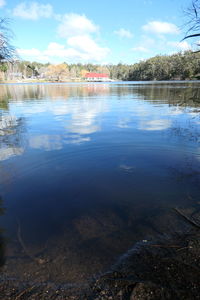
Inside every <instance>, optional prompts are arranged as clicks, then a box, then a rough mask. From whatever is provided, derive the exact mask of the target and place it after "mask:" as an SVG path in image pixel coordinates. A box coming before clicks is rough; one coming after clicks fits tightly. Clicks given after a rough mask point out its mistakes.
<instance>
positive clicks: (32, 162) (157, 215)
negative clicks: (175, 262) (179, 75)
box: [0, 82, 200, 282]
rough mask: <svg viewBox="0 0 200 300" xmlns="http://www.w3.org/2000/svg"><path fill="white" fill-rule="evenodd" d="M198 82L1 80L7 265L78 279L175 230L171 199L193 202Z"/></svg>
mask: <svg viewBox="0 0 200 300" xmlns="http://www.w3.org/2000/svg"><path fill="white" fill-rule="evenodd" d="M199 91H200V84H199V83H197V82H193V83H178V82H177V83H167V82H165V83H156V84H155V83H148V84H142V83H126V84H123V83H114V84H40V85H34V84H24V85H21V84H16V85H0V197H1V206H0V213H2V214H1V216H0V226H1V231H0V232H2V239H1V243H0V244H1V245H2V244H4V245H5V251H3V250H2V256H4V257H3V258H5V261H2V263H3V262H4V263H5V264H4V267H3V269H2V272H1V274H3V276H7V277H12V278H13V277H14V278H17V279H22V280H29V279H31V280H38V281H48V280H52V281H55V282H77V281H81V280H84V279H86V278H88V277H89V276H92V275H94V274H97V273H99V272H101V271H104V270H106V269H107V268H108V267H109V266H111V265H112V264H113V263H114V262H115V261H116V260H117V259H118V258H119V257H120V255H122V254H123V253H125V252H126V251H127V250H128V249H130V248H131V247H132V246H133V245H134V243H135V242H136V241H138V240H141V239H144V238H145V239H151V238H153V237H154V236H155V234H158V235H162V234H166V233H168V232H169V229H170V228H169V227H170V225H169V223H168V221H167V223H166V224H165V223H164V219H165V216H166V215H168V213H169V211H171V208H173V207H183V206H184V207H190V205H191V202H192V205H198V200H199V199H198V198H199V183H200V135H199V132H200V131H199V129H200V117H199V109H198V105H196V104H194V101H193V100H194V99H196V98H198V95H199ZM185 102H186V103H187V104H188V105H187V106H183V105H182V104H183V103H185ZM1 208H2V209H1ZM0 253H1V250H0ZM35 258H40V259H42V260H43V262H44V264H42V265H40V264H37V263H36V261H35V260H34V259H35Z"/></svg>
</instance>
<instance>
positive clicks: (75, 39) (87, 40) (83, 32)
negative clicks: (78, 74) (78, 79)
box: [15, 2, 110, 63]
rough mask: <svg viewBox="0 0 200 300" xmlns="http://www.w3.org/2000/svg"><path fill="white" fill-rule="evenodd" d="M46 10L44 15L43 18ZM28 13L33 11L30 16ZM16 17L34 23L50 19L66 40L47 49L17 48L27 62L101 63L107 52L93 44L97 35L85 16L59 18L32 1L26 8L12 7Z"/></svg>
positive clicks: (48, 8)
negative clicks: (67, 61) (33, 21)
mask: <svg viewBox="0 0 200 300" xmlns="http://www.w3.org/2000/svg"><path fill="white" fill-rule="evenodd" d="M45 8H47V14H46V15H45ZM30 10H33V12H32V13H30ZM15 15H18V16H21V17H23V18H29V19H32V20H36V19H38V18H39V17H42V16H43V17H50V16H53V17H54V18H55V19H56V20H57V21H58V22H59V25H58V28H57V32H58V34H59V36H60V37H61V38H64V39H65V43H64V44H58V43H55V42H51V43H49V45H48V46H47V48H46V49H44V50H42V51H41V50H38V49H36V48H32V49H18V53H19V55H21V56H22V58H26V59H28V60H37V61H41V62H51V63H60V62H63V61H64V60H70V61H71V62H96V63H101V62H102V61H105V58H106V57H107V55H108V54H109V52H110V50H109V49H108V48H106V47H102V46H101V45H99V43H97V42H96V40H95V38H94V36H93V34H96V33H98V30H99V28H98V26H97V25H95V24H94V23H93V22H92V21H91V20H89V19H88V18H87V17H86V16H85V15H78V14H73V13H71V14H65V15H63V16H61V15H60V16H58V15H55V14H53V9H52V7H51V5H49V4H47V5H39V4H38V3H37V2H32V3H31V4H30V5H29V6H28V5H27V4H25V3H21V4H19V5H18V7H17V8H15Z"/></svg>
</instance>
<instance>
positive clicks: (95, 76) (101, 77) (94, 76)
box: [85, 73, 110, 81]
mask: <svg viewBox="0 0 200 300" xmlns="http://www.w3.org/2000/svg"><path fill="white" fill-rule="evenodd" d="M85 79H86V80H87V81H110V78H109V75H108V74H105V73H86V74H85Z"/></svg>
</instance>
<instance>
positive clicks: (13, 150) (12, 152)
mask: <svg viewBox="0 0 200 300" xmlns="http://www.w3.org/2000/svg"><path fill="white" fill-rule="evenodd" d="M0 150H1V151H0V161H3V160H7V159H9V158H11V157H13V156H16V155H21V154H23V152H24V149H23V148H17V147H7V148H1V149H0Z"/></svg>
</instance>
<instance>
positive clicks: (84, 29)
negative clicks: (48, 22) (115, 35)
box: [58, 14, 98, 38]
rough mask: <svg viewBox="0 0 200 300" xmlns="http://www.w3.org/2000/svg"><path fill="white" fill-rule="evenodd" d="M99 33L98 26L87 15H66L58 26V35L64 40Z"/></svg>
mask: <svg viewBox="0 0 200 300" xmlns="http://www.w3.org/2000/svg"><path fill="white" fill-rule="evenodd" d="M97 31H98V26H96V25H95V24H94V23H93V22H92V21H91V20H89V19H88V18H87V17H86V16H85V15H78V14H65V15H64V16H63V17H62V20H61V23H60V25H59V26H58V34H59V36H60V37H62V38H68V37H72V36H76V35H82V34H83V35H85V34H91V33H94V32H97Z"/></svg>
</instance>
